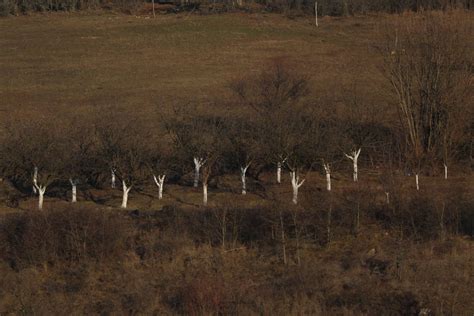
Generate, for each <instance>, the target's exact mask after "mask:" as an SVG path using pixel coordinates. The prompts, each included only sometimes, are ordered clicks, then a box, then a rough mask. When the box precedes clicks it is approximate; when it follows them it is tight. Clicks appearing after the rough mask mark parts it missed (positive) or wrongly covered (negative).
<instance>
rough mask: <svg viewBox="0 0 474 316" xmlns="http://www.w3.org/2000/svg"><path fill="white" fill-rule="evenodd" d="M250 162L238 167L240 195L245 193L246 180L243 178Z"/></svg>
mask: <svg viewBox="0 0 474 316" xmlns="http://www.w3.org/2000/svg"><path fill="white" fill-rule="evenodd" d="M249 166H250V164H247V165H246V166H245V167H240V180H241V181H242V195H246V194H247V182H246V179H245V175H246V173H247V169H248V168H249Z"/></svg>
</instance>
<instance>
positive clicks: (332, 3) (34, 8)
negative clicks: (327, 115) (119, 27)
mask: <svg viewBox="0 0 474 316" xmlns="http://www.w3.org/2000/svg"><path fill="white" fill-rule="evenodd" d="M147 2H148V3H150V2H152V1H142V0H1V1H0V15H9V14H14V15H15V14H24V13H27V12H44V11H76V10H88V9H116V10H121V11H126V12H140V11H144V10H145V7H146V3H147ZM155 2H156V3H160V1H155ZM161 3H166V4H174V5H175V6H176V7H175V8H174V9H170V10H168V11H169V12H178V11H181V10H193V11H199V10H200V9H202V10H203V12H225V11H234V10H245V11H258V10H261V11H266V12H280V13H290V12H293V13H300V14H301V13H304V14H314V7H315V1H308V0H255V1H243V0H219V1H207V0H200V1H190V0H169V1H163V2H161ZM317 6H318V14H319V15H321V16H325V15H330V16H345V15H354V14H366V13H369V12H386V13H400V12H404V11H420V10H448V9H468V10H470V9H472V8H473V0H403V1H398V0H375V1H372V0H320V1H317ZM205 8H207V10H206V9H205Z"/></svg>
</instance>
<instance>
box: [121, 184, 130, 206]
mask: <svg viewBox="0 0 474 316" xmlns="http://www.w3.org/2000/svg"><path fill="white" fill-rule="evenodd" d="M131 188H132V185H131V186H130V187H127V184H126V183H125V180H122V189H123V198H122V208H127V204H128V192H130V189H131Z"/></svg>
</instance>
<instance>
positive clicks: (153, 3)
mask: <svg viewBox="0 0 474 316" xmlns="http://www.w3.org/2000/svg"><path fill="white" fill-rule="evenodd" d="M152 6H153V17H156V15H155V0H152Z"/></svg>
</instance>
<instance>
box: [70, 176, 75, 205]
mask: <svg viewBox="0 0 474 316" xmlns="http://www.w3.org/2000/svg"><path fill="white" fill-rule="evenodd" d="M69 183H71V187H72V198H71V202H72V203H76V202H77V183H76V182H75V181H74V180H72V179H69Z"/></svg>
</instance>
